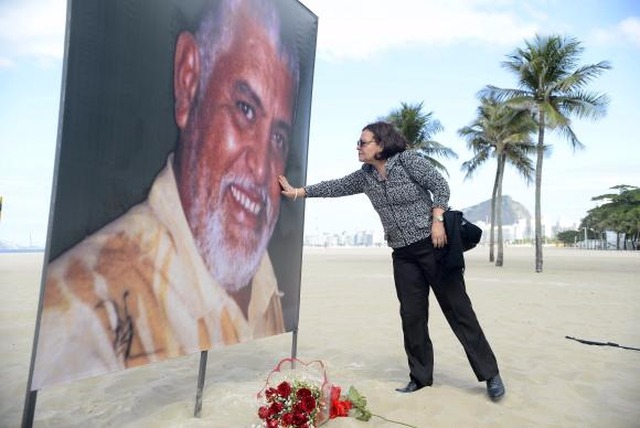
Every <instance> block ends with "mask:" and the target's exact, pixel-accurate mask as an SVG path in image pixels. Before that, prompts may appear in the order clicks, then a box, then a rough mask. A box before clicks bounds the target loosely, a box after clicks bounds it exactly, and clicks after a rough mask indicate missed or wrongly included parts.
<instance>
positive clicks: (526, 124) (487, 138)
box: [458, 98, 536, 266]
mask: <svg viewBox="0 0 640 428" xmlns="http://www.w3.org/2000/svg"><path fill="white" fill-rule="evenodd" d="M535 130H536V123H535V121H534V120H533V118H532V116H531V113H530V112H529V111H528V110H526V109H514V108H512V107H509V106H508V105H506V104H503V103H500V102H498V101H497V100H496V99H494V98H481V99H480V106H479V107H478V115H477V117H476V119H475V120H474V121H473V122H472V123H471V124H470V125H468V126H465V127H463V128H461V129H459V130H458V135H460V136H461V137H463V138H465V139H466V140H467V147H468V148H469V149H471V150H472V151H473V153H474V156H473V158H471V159H470V160H468V161H466V162H463V163H462V168H461V169H462V171H465V172H466V174H465V177H464V178H465V180H466V179H467V178H470V177H471V176H473V174H474V172H476V170H477V169H478V167H479V166H480V165H482V164H483V163H484V162H485V161H486V160H488V159H489V158H491V157H493V158H495V159H496V176H495V179H494V182H493V190H492V192H491V231H490V233H489V261H490V262H493V258H494V257H493V247H494V245H493V243H494V227H495V224H496V221H497V229H498V238H497V241H498V257H497V259H496V266H502V264H503V260H504V247H503V239H502V181H503V179H504V169H505V165H506V164H507V163H509V164H510V165H512V166H514V167H515V169H516V171H518V172H519V173H520V175H522V176H523V177H524V178H525V180H526V181H527V182H528V183H529V182H531V180H532V178H533V171H534V170H533V162H532V161H531V159H530V158H529V155H530V154H533V153H535V145H534V144H533V143H532V141H531V133H533V132H534V131H535Z"/></svg>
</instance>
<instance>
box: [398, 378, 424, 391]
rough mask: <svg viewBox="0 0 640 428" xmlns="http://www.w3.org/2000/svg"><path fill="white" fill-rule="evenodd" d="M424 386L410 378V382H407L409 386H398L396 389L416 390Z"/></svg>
mask: <svg viewBox="0 0 640 428" xmlns="http://www.w3.org/2000/svg"><path fill="white" fill-rule="evenodd" d="M421 388H423V386H422V385H418V384H417V383H416V382H414V381H412V380H410V381H409V383H408V384H407V386H405V387H404V388H396V391H398V392H415V391H417V390H419V389H421Z"/></svg>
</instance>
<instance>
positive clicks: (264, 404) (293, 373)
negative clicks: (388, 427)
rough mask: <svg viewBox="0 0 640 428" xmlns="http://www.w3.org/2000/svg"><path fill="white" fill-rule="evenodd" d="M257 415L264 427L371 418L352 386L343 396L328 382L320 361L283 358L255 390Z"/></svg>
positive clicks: (311, 426)
mask: <svg viewBox="0 0 640 428" xmlns="http://www.w3.org/2000/svg"><path fill="white" fill-rule="evenodd" d="M258 402H259V407H258V417H260V419H261V420H262V425H263V426H265V427H267V428H315V427H318V426H320V425H322V424H323V423H325V422H326V421H327V420H329V419H333V418H336V417H339V416H355V417H356V418H357V419H359V420H362V421H368V420H369V419H370V418H371V412H369V410H368V409H367V400H366V399H365V398H364V396H362V395H360V393H359V392H358V391H357V390H356V389H355V388H354V387H353V386H352V387H350V388H349V392H348V393H347V395H346V396H344V395H341V388H340V387H339V386H336V385H331V384H330V383H329V380H328V379H327V373H326V370H325V367H324V364H323V363H322V362H321V361H312V362H310V363H303V362H302V361H300V360H297V359H295V358H286V359H284V360H282V361H280V363H279V364H278V365H277V366H276V368H275V369H273V371H272V372H271V373H270V374H269V376H268V378H267V382H266V384H265V386H264V388H263V389H262V391H260V392H259V393H258Z"/></svg>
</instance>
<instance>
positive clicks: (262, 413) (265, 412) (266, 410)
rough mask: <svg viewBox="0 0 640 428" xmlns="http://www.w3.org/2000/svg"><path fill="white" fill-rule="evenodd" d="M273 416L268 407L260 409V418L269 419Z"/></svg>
mask: <svg viewBox="0 0 640 428" xmlns="http://www.w3.org/2000/svg"><path fill="white" fill-rule="evenodd" d="M270 415H271V411H270V410H269V408H268V407H267V406H261V407H260V408H259V409H258V416H259V417H260V419H267V418H268V417H269V416H270Z"/></svg>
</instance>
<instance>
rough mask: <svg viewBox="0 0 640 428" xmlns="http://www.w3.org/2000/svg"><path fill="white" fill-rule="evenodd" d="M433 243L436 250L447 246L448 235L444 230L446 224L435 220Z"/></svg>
mask: <svg viewBox="0 0 640 428" xmlns="http://www.w3.org/2000/svg"><path fill="white" fill-rule="evenodd" d="M431 242H433V246H434V247H435V248H442V247H444V246H445V245H447V234H446V232H445V230H444V222H442V221H436V220H434V221H433V222H432V224H431Z"/></svg>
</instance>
